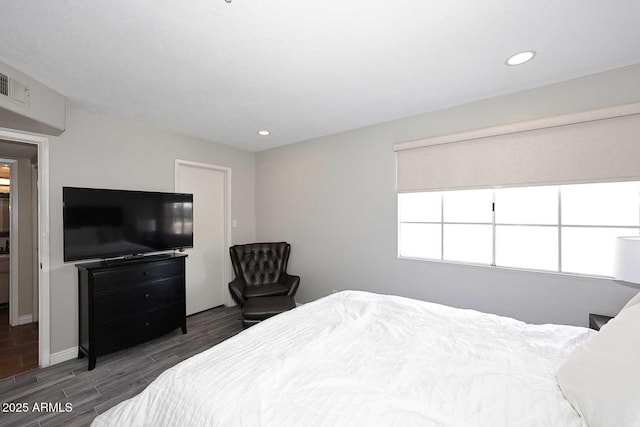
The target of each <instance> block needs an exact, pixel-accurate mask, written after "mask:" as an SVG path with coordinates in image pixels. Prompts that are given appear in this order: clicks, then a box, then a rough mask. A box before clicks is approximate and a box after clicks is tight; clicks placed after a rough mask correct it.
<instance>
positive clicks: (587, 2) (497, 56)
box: [0, 0, 640, 151]
mask: <svg viewBox="0 0 640 427" xmlns="http://www.w3.org/2000/svg"><path fill="white" fill-rule="evenodd" d="M638 16H640V2H639V1H637V0H607V1H602V0H563V1H558V0H536V1H526V2H525V1H510V0H483V1H477V0H447V1H438V2H436V1H433V0H431V1H429V0H396V1H389V0H385V1H382V0H342V1H335V0H334V1H327V0H324V1H320V0H307V1H300V0H297V1H294V0H269V1H258V0H253V1H252V0H232V3H226V2H225V1H224V0H183V1H175V0H172V1H169V0H136V1H131V0H112V1H109V2H100V1H77V0H56V1H47V0H20V1H14V2H12V1H3V6H2V13H1V14H0V39H1V40H2V43H0V61H3V62H6V63H7V64H8V65H11V66H13V67H15V68H17V69H19V70H21V71H23V72H25V73H26V74H28V75H30V76H31V77H33V78H35V79H36V80H39V81H41V82H42V83H44V84H46V85H47V86H49V87H51V88H53V89H55V90H57V91H59V92H61V93H62V94H64V95H66V96H67V97H68V98H69V101H70V103H71V104H72V105H74V106H77V107H80V108H83V109H88V110H91V111H96V112H100V113H106V114H110V115H114V116H117V117H124V118H129V119H134V120H139V121H143V122H147V123H152V124H155V125H158V126H161V127H163V128H166V129H170V130H173V131H177V132H180V133H184V134H188V135H192V136H196V137H201V138H204V139H207V140H210V141H214V142H217V143H222V144H227V145H231V146H235V147H238V148H242V149H247V150H251V151H260V150H264V149H268V148H272V147H276V146H279V145H284V144H290V143H293V142H297V141H302V140H307V139H311V138H315V137H320V136H324V135H329V134H333V133H337V132H342V131H346V130H350V129H355V128H359V127H363V126H367V125H371V124H374V123H379V122H384V121H388V120H393V119H397V118H401V117H406V116H411V115H415V114H419V113H423V112H427V111H432V110H436V109H440V108H444V107H448V106H452V105H457V104H462V103H466V102H470V101H474V100H478V99H483V98H488V97H492V96H497V95H501V94H505V93H510V92H515V91H519V90H524V89H528V88H532V87H536V86H541V85H545V84H549V83H553V82H558V81H562V80H567V79H571V78H575V77H578V76H582V75H587V74H592V73H596V72H600V71H604V70H608V69H613V68H618V67H622V66H626V65H631V64H635V63H640V25H639V24H638ZM528 49H534V50H536V51H537V56H536V58H535V59H534V60H533V61H532V62H530V63H527V64H525V65H520V66H516V67H507V66H505V65H504V61H505V60H506V58H507V57H508V56H510V55H511V54H513V53H516V52H520V51H523V50H528ZM261 129H267V130H270V131H271V135H270V136H268V137H261V136H258V135H257V134H256V132H257V131H258V130H261Z"/></svg>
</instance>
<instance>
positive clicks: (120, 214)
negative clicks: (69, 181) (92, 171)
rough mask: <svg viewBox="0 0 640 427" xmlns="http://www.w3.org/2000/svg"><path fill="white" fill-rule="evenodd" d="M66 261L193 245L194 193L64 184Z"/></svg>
mask: <svg viewBox="0 0 640 427" xmlns="http://www.w3.org/2000/svg"><path fill="white" fill-rule="evenodd" d="M62 205H63V229H64V260H65V261H76V260H81V259H91V258H113V257H119V256H127V255H136V254H143V253H148V252H159V251H165V250H171V249H181V248H190V247H193V195H192V194H179V193H155V192H149V191H127V190H103V189H96V188H76V187H63V189H62Z"/></svg>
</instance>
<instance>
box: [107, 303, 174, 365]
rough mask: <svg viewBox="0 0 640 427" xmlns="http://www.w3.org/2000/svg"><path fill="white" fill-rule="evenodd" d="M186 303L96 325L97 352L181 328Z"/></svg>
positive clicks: (130, 344)
mask: <svg viewBox="0 0 640 427" xmlns="http://www.w3.org/2000/svg"><path fill="white" fill-rule="evenodd" d="M184 316H185V312H184V303H180V304H173V305H170V306H167V307H163V308H159V309H157V310H151V311H147V312H145V313H140V314H137V315H135V316H132V317H124V318H121V319H119V320H116V321H113V322H108V323H103V324H97V325H96V326H95V351H96V354H98V355H100V354H105V353H109V352H111V351H115V350H118V349H121V348H125V347H129V346H132V345H135V344H139V343H141V342H144V341H147V340H149V339H151V338H154V337H156V336H158V335H162V334H164V333H166V332H170V331H172V330H174V329H176V328H179V327H180V326H181V325H182V322H183V321H184Z"/></svg>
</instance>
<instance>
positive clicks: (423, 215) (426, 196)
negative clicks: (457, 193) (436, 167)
mask: <svg viewBox="0 0 640 427" xmlns="http://www.w3.org/2000/svg"><path fill="white" fill-rule="evenodd" d="M440 199H441V196H440V193H401V194H398V204H399V206H400V221H401V222H440V220H441V219H442V206H441V200H440Z"/></svg>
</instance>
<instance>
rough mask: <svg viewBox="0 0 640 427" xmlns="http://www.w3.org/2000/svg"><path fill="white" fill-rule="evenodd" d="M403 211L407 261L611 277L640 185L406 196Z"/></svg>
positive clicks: (639, 213) (639, 200) (636, 225)
mask: <svg viewBox="0 0 640 427" xmlns="http://www.w3.org/2000/svg"><path fill="white" fill-rule="evenodd" d="M398 212H399V215H398V218H399V227H398V253H399V256H400V257H401V258H419V259H430V260H442V261H455V262H463V263H471V264H485V265H493V266H499V267H511V268H522V269H531V270H543V271H555V272H562V273H577V274H587V275H597V276H611V275H612V268H613V247H614V244H615V238H616V237H618V236H629V235H639V234H640V182H617V183H601V184H578V185H563V186H540V187H517V188H497V189H492V190H461V191H445V192H425V193H401V194H399V195H398Z"/></svg>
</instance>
